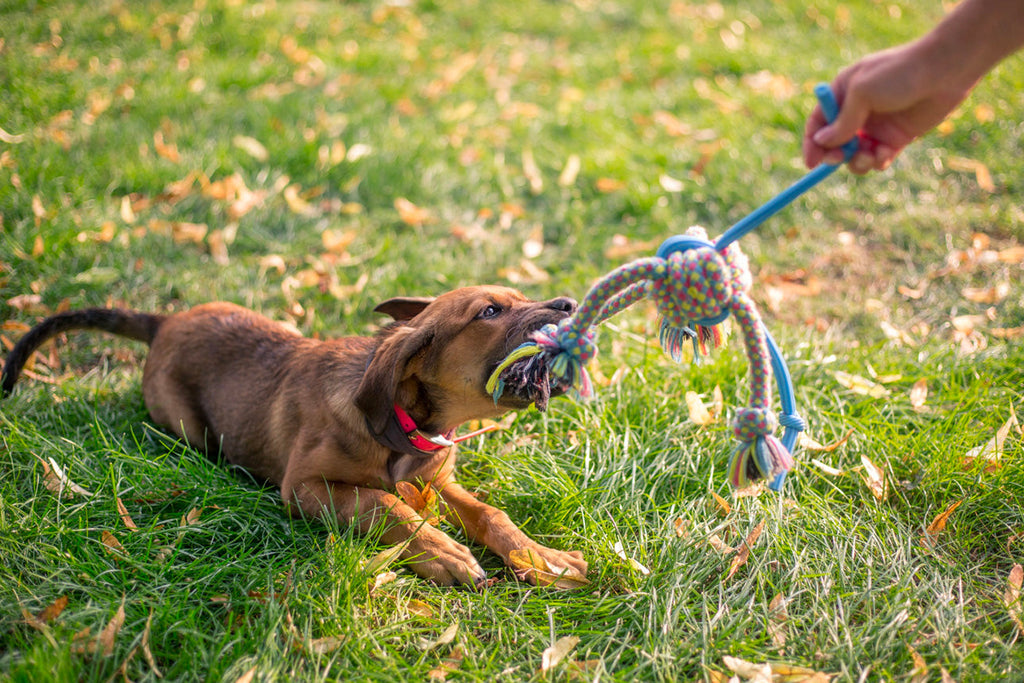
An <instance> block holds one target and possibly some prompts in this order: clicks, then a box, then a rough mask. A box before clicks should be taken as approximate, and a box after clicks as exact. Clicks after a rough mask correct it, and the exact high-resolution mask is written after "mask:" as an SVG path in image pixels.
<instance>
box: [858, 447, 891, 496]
mask: <svg viewBox="0 0 1024 683" xmlns="http://www.w3.org/2000/svg"><path fill="white" fill-rule="evenodd" d="M860 462H861V465H862V466H863V467H864V472H865V473H866V475H867V476H866V477H865V479H864V483H865V484H867V485H868V489H869V490H870V491H871V495H872V496H874V497H875V500H878V501H881V502H885V501H886V500H887V499H888V498H889V484H888V482H887V481H886V480H885V472H883V471H882V470H881V469H880V468H879V467H878V466H877V465H875V463H873V462H871V460H870V459H869V458H868V456H866V455H862V456H860Z"/></svg>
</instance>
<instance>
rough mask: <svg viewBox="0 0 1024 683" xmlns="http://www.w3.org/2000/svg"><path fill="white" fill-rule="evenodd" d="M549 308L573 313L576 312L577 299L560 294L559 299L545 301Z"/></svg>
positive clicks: (569, 313)
mask: <svg viewBox="0 0 1024 683" xmlns="http://www.w3.org/2000/svg"><path fill="white" fill-rule="evenodd" d="M544 303H545V305H546V306H547V307H548V308H552V309H554V310H556V311H562V312H563V313H566V314H568V315H572V314H573V313H575V312H576V305H577V304H576V299H571V298H569V297H567V296H560V297H558V298H557V299H552V300H551V301H546V302H544Z"/></svg>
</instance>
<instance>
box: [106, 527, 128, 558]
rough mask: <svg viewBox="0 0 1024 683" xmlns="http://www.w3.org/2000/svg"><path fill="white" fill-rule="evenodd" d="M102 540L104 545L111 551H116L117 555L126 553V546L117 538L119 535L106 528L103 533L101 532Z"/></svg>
mask: <svg viewBox="0 0 1024 683" xmlns="http://www.w3.org/2000/svg"><path fill="white" fill-rule="evenodd" d="M100 540H102V541H103V545H105V546H106V547H107V548H108V549H109V550H110V551H111V552H113V553H115V555H116V554H120V555H124V554H125V550H124V546H123V545H121V541H119V540H117V536H115V535H114V534H112V533H110V532H109V531H106V530H104V531H103V533H102V534H100Z"/></svg>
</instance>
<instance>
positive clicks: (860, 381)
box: [832, 370, 889, 398]
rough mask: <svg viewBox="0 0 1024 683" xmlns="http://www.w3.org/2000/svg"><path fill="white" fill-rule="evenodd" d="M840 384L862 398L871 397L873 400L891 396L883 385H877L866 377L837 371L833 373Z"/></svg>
mask: <svg viewBox="0 0 1024 683" xmlns="http://www.w3.org/2000/svg"><path fill="white" fill-rule="evenodd" d="M832 375H833V376H834V377H835V378H836V381H837V382H839V384H841V385H843V386H844V387H846V388H847V389H849V390H850V391H852V392H853V393H855V394H860V395H861V396H870V397H872V398H885V397H886V396H888V395H889V390H888V389H886V388H885V387H883V386H882V385H881V384H876V383H875V382H872V381H871V380H869V379H867V378H866V377H861V376H860V375H854V374H851V373H849V372H843V371H842V370H836V371H835V372H833V373H832Z"/></svg>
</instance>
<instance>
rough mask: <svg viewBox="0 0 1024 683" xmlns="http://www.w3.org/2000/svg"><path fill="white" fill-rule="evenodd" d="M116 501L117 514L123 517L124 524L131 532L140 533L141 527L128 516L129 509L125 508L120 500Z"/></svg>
mask: <svg viewBox="0 0 1024 683" xmlns="http://www.w3.org/2000/svg"><path fill="white" fill-rule="evenodd" d="M116 500H117V513H118V514H119V515H120V516H121V521H122V522H124V525H125V526H126V527H128V528H129V529H130V530H131V531H138V530H139V527H138V526H137V525H136V524H135V520H133V519H132V516H131V515H129V514H128V508H126V507H125V506H124V503H123V502H121V499H120V498H116Z"/></svg>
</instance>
